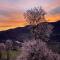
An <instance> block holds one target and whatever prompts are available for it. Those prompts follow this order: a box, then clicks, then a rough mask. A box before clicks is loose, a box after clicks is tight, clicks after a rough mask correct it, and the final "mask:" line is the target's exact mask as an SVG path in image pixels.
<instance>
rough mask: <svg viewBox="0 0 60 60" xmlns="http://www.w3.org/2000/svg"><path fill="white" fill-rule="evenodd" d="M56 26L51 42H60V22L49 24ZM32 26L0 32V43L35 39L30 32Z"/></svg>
mask: <svg viewBox="0 0 60 60" xmlns="http://www.w3.org/2000/svg"><path fill="white" fill-rule="evenodd" d="M48 24H51V25H53V26H54V29H53V33H52V34H51V37H50V38H51V41H60V21H57V22H49V23H48ZM31 28H32V26H30V25H28V26H25V27H18V28H15V29H9V30H6V31H0V42H4V41H5V40H7V39H10V40H13V41H15V40H19V41H21V42H23V40H25V39H27V40H28V39H31V38H33V37H32V35H31V32H30V29H31Z"/></svg>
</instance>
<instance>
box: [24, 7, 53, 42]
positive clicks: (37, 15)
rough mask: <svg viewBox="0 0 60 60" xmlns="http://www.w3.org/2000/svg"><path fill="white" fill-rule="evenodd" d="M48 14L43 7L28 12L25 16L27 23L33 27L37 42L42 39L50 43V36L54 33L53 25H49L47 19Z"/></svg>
mask: <svg viewBox="0 0 60 60" xmlns="http://www.w3.org/2000/svg"><path fill="white" fill-rule="evenodd" d="M45 14H46V12H45V11H44V10H43V9H42V8H41V7H35V8H33V9H31V10H27V11H26V13H25V14H24V16H25V18H26V20H27V22H28V23H29V24H30V25H33V28H32V29H31V31H32V33H33V36H34V37H35V40H36V39H37V38H38V39H42V40H46V41H48V38H49V35H50V33H51V32H52V29H53V27H52V25H48V23H47V22H46V19H45Z"/></svg>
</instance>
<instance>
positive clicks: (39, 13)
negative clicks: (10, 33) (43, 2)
mask: <svg viewBox="0 0 60 60" xmlns="http://www.w3.org/2000/svg"><path fill="white" fill-rule="evenodd" d="M45 14H46V13H45V11H44V10H43V9H42V8H41V7H34V8H33V9H31V10H27V11H26V13H25V14H24V16H25V18H26V19H27V22H28V23H29V24H31V25H37V24H39V23H41V22H45V21H46V20H45Z"/></svg>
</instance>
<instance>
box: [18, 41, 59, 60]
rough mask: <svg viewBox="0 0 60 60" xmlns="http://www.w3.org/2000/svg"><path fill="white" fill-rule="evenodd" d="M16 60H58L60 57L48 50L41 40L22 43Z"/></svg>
mask: <svg viewBox="0 0 60 60" xmlns="http://www.w3.org/2000/svg"><path fill="white" fill-rule="evenodd" d="M17 60H60V55H59V54H56V53H54V52H52V51H51V50H50V49H48V47H47V44H46V43H45V42H43V41H42V40H31V41H28V42H24V44H23V45H22V48H21V54H20V56H19V57H18V58H17Z"/></svg>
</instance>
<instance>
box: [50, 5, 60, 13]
mask: <svg viewBox="0 0 60 60" xmlns="http://www.w3.org/2000/svg"><path fill="white" fill-rule="evenodd" d="M50 14H60V6H59V7H56V8H54V9H52V10H51V11H50Z"/></svg>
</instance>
